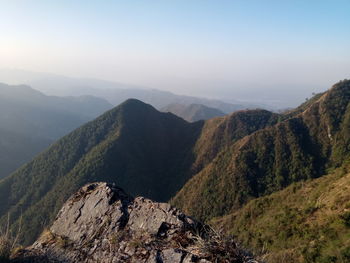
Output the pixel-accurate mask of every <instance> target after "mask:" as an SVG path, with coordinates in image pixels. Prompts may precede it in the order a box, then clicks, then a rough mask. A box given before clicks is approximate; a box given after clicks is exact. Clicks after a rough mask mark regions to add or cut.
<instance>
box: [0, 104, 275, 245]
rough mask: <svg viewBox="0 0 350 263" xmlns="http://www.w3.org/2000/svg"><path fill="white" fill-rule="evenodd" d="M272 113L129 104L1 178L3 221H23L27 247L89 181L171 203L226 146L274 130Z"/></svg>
mask: <svg viewBox="0 0 350 263" xmlns="http://www.w3.org/2000/svg"><path fill="white" fill-rule="evenodd" d="M277 116H278V115H276V114H274V113H270V112H268V111H264V110H255V111H242V112H236V113H233V114H231V115H228V116H225V117H222V118H218V119H212V120H210V121H208V122H207V123H204V121H199V122H196V123H188V122H186V121H184V120H183V119H181V118H179V117H177V116H175V115H173V114H171V113H161V112H159V111H157V110H156V109H154V108H153V107H152V106H150V105H147V104H145V103H143V102H141V101H138V100H134V99H130V100H127V101H126V102H124V103H123V104H121V105H119V106H118V107H116V108H114V109H113V110H110V111H108V112H106V113H105V114H103V115H102V116H100V117H98V118H97V119H95V120H94V121H91V122H89V123H87V124H85V125H83V126H82V127H80V128H78V129H77V130H75V131H73V132H72V133H70V134H68V135H67V136H65V137H63V138H62V139H60V140H59V141H58V142H57V143H55V144H54V145H52V146H51V147H50V148H49V149H47V150H46V151H45V152H43V153H42V154H40V155H39V156H37V157H36V158H35V159H34V160H33V161H32V162H30V163H28V164H26V165H25V166H23V167H21V168H20V169H18V170H17V171H16V172H15V173H13V174H12V175H10V176H9V177H7V178H5V179H3V180H2V181H0V215H1V216H2V217H1V220H0V223H1V222H4V221H6V215H7V214H8V213H10V214H11V218H12V219H13V221H15V224H14V227H15V225H16V224H17V223H19V219H20V218H22V219H21V220H22V222H23V227H22V231H23V233H25V234H23V235H24V237H23V238H24V240H23V241H24V242H25V243H26V244H28V243H30V242H32V241H33V240H34V238H36V237H37V236H38V235H39V234H40V232H41V231H42V229H43V227H44V226H45V225H47V224H48V223H50V222H52V221H53V219H54V217H55V214H56V213H57V212H58V209H59V208H60V207H61V206H62V205H63V203H64V202H65V201H66V199H67V198H68V197H69V196H70V195H71V194H73V193H74V192H75V191H77V190H78V188H79V187H81V186H82V185H84V184H86V183H88V182H92V181H106V182H111V183H113V182H116V183H118V185H120V186H121V187H122V188H124V189H126V191H128V192H130V193H131V194H132V195H136V196H137V195H142V196H146V197H149V198H152V199H153V200H156V201H166V200H169V199H170V198H171V197H172V196H174V195H175V193H176V192H177V191H178V190H180V188H181V187H182V186H183V185H184V184H185V183H186V182H187V181H188V179H189V178H190V177H191V176H192V175H193V174H194V173H196V172H197V171H198V170H200V169H202V167H204V166H205V165H206V164H207V163H208V162H210V160H211V159H212V158H214V157H215V156H216V154H217V153H218V152H219V151H220V149H223V148H224V147H225V145H226V142H227V141H234V140H237V139H240V138H242V137H243V136H245V135H247V134H249V133H251V132H254V131H256V130H257V129H260V128H263V127H266V126H267V125H271V124H273V123H275V122H276V120H277ZM208 138H210V140H208Z"/></svg>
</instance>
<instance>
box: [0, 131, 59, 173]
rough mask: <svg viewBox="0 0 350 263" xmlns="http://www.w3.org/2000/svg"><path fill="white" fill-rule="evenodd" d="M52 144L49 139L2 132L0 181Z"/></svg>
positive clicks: (0, 136)
mask: <svg viewBox="0 0 350 263" xmlns="http://www.w3.org/2000/svg"><path fill="white" fill-rule="evenodd" d="M51 143H52V141H51V140H49V139H44V138H36V137H27V136H26V135H23V134H16V133H14V132H9V131H6V130H0V179H1V178H3V177H5V176H6V175H9V174H10V173H12V172H13V171H14V170H15V169H17V168H18V167H20V166H22V165H23V164H25V163H26V162H28V161H30V160H31V159H32V158H33V157H34V156H35V155H36V154H38V153H39V152H40V151H42V150H43V149H45V148H46V147H48V146H49V145H50V144H51Z"/></svg>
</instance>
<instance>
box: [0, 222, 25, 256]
mask: <svg viewBox="0 0 350 263" xmlns="http://www.w3.org/2000/svg"><path fill="white" fill-rule="evenodd" d="M20 232H21V229H20V228H19V229H18V232H17V233H16V235H14V234H13V233H12V232H11V230H10V216H9V215H8V217H7V223H6V226H5V227H4V229H1V228H0V262H4V263H5V262H10V257H11V255H12V253H13V252H15V249H16V248H17V246H18V237H19V233H20Z"/></svg>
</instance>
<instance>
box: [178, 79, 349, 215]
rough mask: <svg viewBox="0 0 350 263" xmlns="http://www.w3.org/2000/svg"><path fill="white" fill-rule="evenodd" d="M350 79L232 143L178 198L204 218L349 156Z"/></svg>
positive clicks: (310, 175) (319, 172)
mask: <svg viewBox="0 0 350 263" xmlns="http://www.w3.org/2000/svg"><path fill="white" fill-rule="evenodd" d="M349 101H350V81H348V80H345V81H341V82H339V83H337V84H335V85H334V86H333V87H332V88H331V89H330V90H329V91H328V92H326V93H324V94H320V95H318V96H316V98H314V99H312V100H310V102H308V103H306V104H305V105H302V106H301V108H300V109H297V110H295V111H294V112H291V113H289V114H288V115H280V118H279V119H280V121H279V122H278V123H277V124H275V125H273V126H270V127H267V128H263V129H260V130H258V131H256V132H254V133H252V134H250V135H248V136H245V137H243V138H242V139H240V140H238V141H236V142H232V143H230V144H228V146H227V147H226V148H224V150H222V151H221V152H219V153H218V154H217V156H216V157H215V158H214V159H213V160H212V161H211V162H209V164H208V165H207V166H206V167H204V169H202V170H200V171H199V172H198V173H197V174H196V175H195V176H193V177H192V178H191V179H190V180H189V181H188V182H187V183H186V185H185V186H184V187H183V188H182V189H181V191H180V192H179V193H178V194H177V195H176V196H175V198H174V199H173V200H172V203H173V204H174V205H175V206H177V207H179V208H180V209H182V210H183V211H185V213H187V214H189V215H193V216H196V217H197V218H199V219H200V220H204V221H206V220H210V219H212V218H213V217H218V216H224V215H226V214H229V213H231V212H232V211H234V210H236V209H239V208H241V207H242V206H243V205H244V204H245V203H246V202H248V201H249V200H251V199H254V198H258V197H260V196H264V195H268V194H271V193H272V192H275V191H278V190H281V189H283V188H285V187H286V186H288V185H289V184H291V183H293V182H297V181H301V180H307V179H312V178H317V177H319V176H321V175H323V174H325V172H326V170H327V169H329V168H332V167H338V166H340V165H342V164H343V162H344V161H345V160H347V158H348V156H349V153H350V151H349V146H350V132H349V131H350V106H349Z"/></svg>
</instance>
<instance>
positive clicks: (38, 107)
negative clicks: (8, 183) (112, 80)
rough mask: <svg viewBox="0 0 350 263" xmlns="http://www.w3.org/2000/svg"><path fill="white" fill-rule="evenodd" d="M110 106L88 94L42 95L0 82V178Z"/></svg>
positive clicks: (23, 87)
mask: <svg viewBox="0 0 350 263" xmlns="http://www.w3.org/2000/svg"><path fill="white" fill-rule="evenodd" d="M110 108H112V105H111V104H109V103H108V102H107V101H106V100H103V99H100V98H96V97H92V96H81V97H56V96H46V95H44V94H43V93H41V92H39V91H36V90H34V89H32V88H31V87H29V86H25V85H19V86H10V85H6V84H1V83H0V178H2V177H4V176H6V175H8V174H9V173H10V172H13V171H14V170H15V169H16V168H18V167H20V165H22V164H24V163H25V162H27V161H30V160H31V159H32V158H33V157H34V156H35V155H36V154H38V153H39V152H40V151H42V150H44V149H45V148H47V147H48V146H49V145H50V144H51V143H53V142H54V141H55V140H56V139H58V138H60V137H62V136H64V135H66V134H67V133H69V132H70V131H72V130H74V129H75V128H77V127H79V126H80V125H82V124H83V123H85V122H87V121H89V120H91V119H93V118H95V117H97V116H98V115H100V114H102V113H103V112H105V111H106V110H108V109H110Z"/></svg>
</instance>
